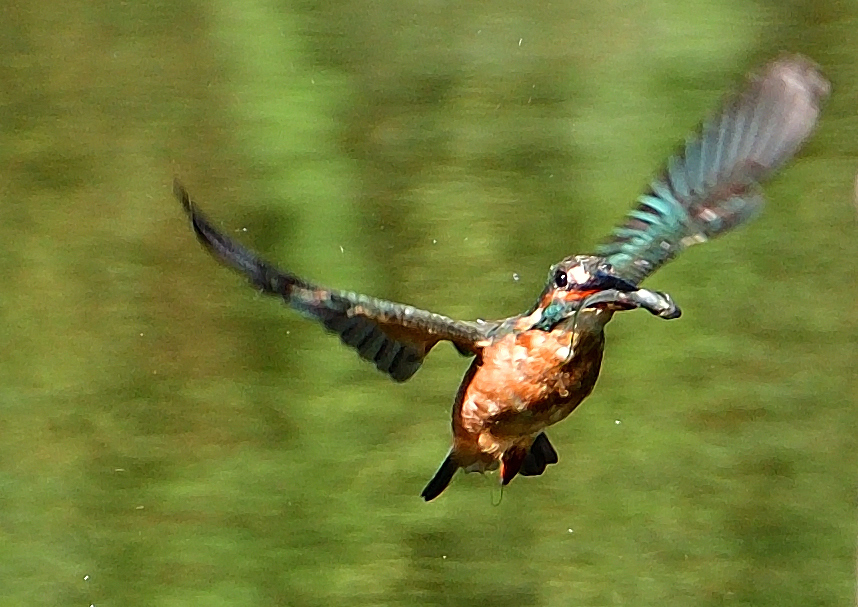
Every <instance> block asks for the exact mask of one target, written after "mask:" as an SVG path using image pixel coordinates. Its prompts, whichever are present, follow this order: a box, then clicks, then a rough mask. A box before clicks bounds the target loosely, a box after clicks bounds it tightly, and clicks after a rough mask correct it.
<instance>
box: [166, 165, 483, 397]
mask: <svg viewBox="0 0 858 607" xmlns="http://www.w3.org/2000/svg"><path fill="white" fill-rule="evenodd" d="M173 190H174V192H175V194H176V197H177V198H178V199H179V201H180V202H181V203H182V205H183V206H184V207H185V211H186V212H187V213H188V215H189V217H190V219H191V225H192V227H193V229H194V232H195V233H196V235H197V238H198V239H199V241H200V242H201V243H202V244H203V245H204V246H205V248H206V249H207V250H208V251H209V252H210V253H211V254H212V255H213V256H214V257H215V258H216V259H217V260H218V261H220V262H222V263H223V264H224V265H227V266H229V267H231V268H233V269H234V270H237V271H238V272H240V273H241V274H244V275H245V276H246V277H247V279H248V280H249V281H250V283H251V284H252V285H253V286H255V287H256V288H257V289H260V290H261V291H262V292H263V293H267V294H270V295H276V296H278V297H282V298H283V300H284V301H285V302H286V304H288V305H289V306H291V307H292V308H294V309H295V310H297V311H298V312H300V313H302V314H303V315H304V316H306V317H308V318H311V319H313V320H316V321H318V322H320V323H321V324H322V325H324V327H325V328H326V329H327V330H328V331H331V332H333V333H336V334H338V335H339V336H340V339H341V340H342V341H343V343H345V344H346V345H348V346H351V347H352V348H354V349H355V350H357V352H358V354H359V355H360V356H361V358H364V359H366V360H368V361H370V362H372V363H374V364H375V366H376V367H377V368H378V369H379V370H380V371H383V372H384V373H387V374H388V375H390V377H392V378H393V379H394V380H396V381H405V380H407V379H408V378H410V377H411V376H412V375H414V373H416V372H417V369H419V368H420V365H421V364H422V362H423V358H424V357H425V356H426V354H428V353H429V350H431V349H432V347H433V346H434V345H435V344H437V343H438V342H439V341H445V340H446V341H450V342H452V343H453V345H454V346H456V349H458V350H459V352H461V353H462V354H477V353H478V352H479V350H480V349H481V347H482V346H481V345H478V343H479V342H481V341H483V340H485V339H486V338H487V336H488V334H489V332H490V331H491V330H492V329H493V328H494V327H495V326H496V325H497V323H494V322H482V321H475V322H468V321H458V320H453V319H452V318H447V317H446V316H442V315H440V314H433V313H432V312H427V311H425V310H420V309H417V308H414V307H413V306H408V305H405V304H398V303H394V302H391V301H385V300H382V299H376V298H374V297H368V296H366V295H359V294H357V293H351V292H348V291H334V290H330V289H325V288H322V287H319V286H316V285H313V284H311V283H309V282H307V281H305V280H303V279H301V278H299V277H297V276H295V275H294V274H291V273H289V272H285V271H283V270H278V269H277V268H275V267H274V266H273V265H271V264H270V263H268V262H267V261H264V260H262V259H260V258H259V257H258V256H257V255H255V254H254V253H253V252H252V251H250V250H248V249H246V248H245V247H243V246H242V245H240V244H239V243H237V242H235V241H233V240H231V239H229V238H227V237H226V236H225V235H224V234H222V233H221V232H219V231H218V230H216V229H215V228H214V227H213V226H212V224H211V222H210V221H209V220H208V219H207V218H206V216H205V215H203V214H202V213H201V212H200V210H199V209H198V208H197V207H196V205H195V204H194V203H193V202H192V201H191V199H190V197H189V196H188V193H187V191H186V190H185V188H184V187H182V185H181V184H179V183H178V182H175V183H174V187H173Z"/></svg>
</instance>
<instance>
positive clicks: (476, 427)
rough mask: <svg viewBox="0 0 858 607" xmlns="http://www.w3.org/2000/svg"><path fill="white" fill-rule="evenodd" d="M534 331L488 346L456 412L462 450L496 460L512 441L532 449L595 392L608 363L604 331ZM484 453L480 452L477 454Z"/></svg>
mask: <svg viewBox="0 0 858 607" xmlns="http://www.w3.org/2000/svg"><path fill="white" fill-rule="evenodd" d="M571 342H572V334H571V333H569V332H568V331H563V330H555V331H552V332H550V333H547V332H545V331H538V330H531V331H525V332H522V333H518V334H510V335H506V336H503V337H501V338H499V339H498V340H497V341H496V342H493V343H492V344H490V345H488V346H486V347H485V348H484V349H483V352H482V365H481V366H480V367H479V368H478V369H477V371H476V373H475V374H474V376H473V379H472V380H471V382H470V384H469V385H468V387H467V389H466V391H465V394H464V398H463V399H462V400H461V404H460V405H458V406H457V407H456V408H455V409H454V411H453V431H454V437H455V442H456V446H457V451H461V450H465V451H470V452H471V453H472V454H473V455H474V456H482V457H480V459H485V458H486V456H489V457H491V458H492V459H494V458H497V457H499V456H500V454H501V453H503V451H505V450H506V449H508V448H509V447H511V446H512V445H515V444H519V445H522V446H525V447H526V448H529V446H530V443H531V442H532V439H533V437H534V436H535V435H536V434H537V433H539V432H540V431H542V430H543V429H544V428H545V427H547V426H550V425H552V424H555V423H557V422H559V421H560V420H562V419H563V418H565V417H566V416H567V415H569V414H570V413H571V412H572V411H573V410H574V409H575V407H576V406H578V404H579V403H580V402H581V401H582V400H584V398H586V397H587V395H589V394H590V392H591V391H592V390H593V386H594V385H595V383H596V378H597V377H598V375H599V368H600V366H601V362H602V346H603V343H604V342H603V334H602V333H601V332H599V333H598V334H594V335H592V336H587V335H585V336H583V338H582V336H581V335H579V336H578V337H577V338H576V343H575V348H574V351H572V349H571V345H572V344H571ZM476 452H478V453H476Z"/></svg>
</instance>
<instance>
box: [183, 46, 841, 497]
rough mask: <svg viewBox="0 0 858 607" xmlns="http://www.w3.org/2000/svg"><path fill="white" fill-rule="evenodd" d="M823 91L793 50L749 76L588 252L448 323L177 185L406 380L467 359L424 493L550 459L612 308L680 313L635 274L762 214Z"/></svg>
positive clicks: (215, 239)
mask: <svg viewBox="0 0 858 607" xmlns="http://www.w3.org/2000/svg"><path fill="white" fill-rule="evenodd" d="M829 90H830V84H829V82H828V80H826V78H825V77H824V76H823V75H822V73H821V72H820V71H819V69H818V67H817V66H816V65H815V64H814V63H813V62H812V61H810V60H809V59H807V58H805V57H802V56H799V55H786V56H782V57H779V58H777V59H775V60H773V61H771V62H769V63H768V64H766V65H765V66H763V67H762V68H761V69H760V70H758V71H757V72H754V73H752V74H750V75H749V76H748V77H747V78H746V79H745V80H744V82H743V83H742V84H741V85H740V86H739V87H738V88H737V89H736V90H735V91H734V92H733V93H732V94H730V95H728V96H727V97H725V98H724V100H723V102H722V103H721V105H720V108H719V109H718V110H717V111H716V112H714V113H713V114H711V115H710V117H709V118H708V119H707V120H705V121H704V122H703V123H702V124H701V125H700V127H699V128H698V129H697V131H695V133H694V134H692V135H691V136H690V137H689V138H687V140H686V141H685V144H684V145H682V146H681V147H680V149H679V150H678V152H677V153H675V154H674V155H673V156H671V157H670V158H669V159H668V160H667V163H666V166H665V167H664V169H663V171H662V172H661V173H660V174H659V176H658V177H656V178H655V179H654V180H653V181H652V182H651V183H650V185H649V188H648V189H647V190H646V192H645V193H644V194H643V195H642V196H641V197H640V198H638V200H637V204H636V205H635V206H634V208H633V209H632V210H631V211H630V212H629V213H628V215H627V216H626V218H625V220H624V221H623V222H622V223H621V224H620V225H619V226H618V227H617V228H615V229H614V231H613V232H612V233H611V235H610V236H609V237H608V238H607V239H606V240H605V241H604V242H603V243H602V244H601V245H599V246H597V247H596V248H595V251H594V253H593V254H588V255H573V256H570V257H566V258H565V259H563V260H561V261H560V262H559V263H556V264H554V265H553V266H552V267H551V269H550V271H549V276H548V281H547V283H546V285H545V288H544V289H543V290H542V293H540V295H539V297H538V299H537V300H536V302H535V303H534V304H533V306H532V307H531V308H530V309H529V310H527V311H526V312H524V313H523V314H519V315H516V316H511V317H509V318H505V319H501V320H494V321H485V320H474V321H463V320H454V319H452V318H448V317H446V316H442V315H440V314H435V313H432V312H429V311H425V310H421V309H418V308H416V307H413V306H411V305H405V304H400V303H394V302H391V301H386V300H383V299H377V298H374V297H369V296H367V295H361V294H357V293H354V292H350V291H340V290H332V289H328V288H324V287H321V286H318V285H316V284H314V283H312V282H308V281H307V280H304V279H303V278H300V277H298V276H296V275H295V274H293V273H291V272H288V271H284V270H280V269H278V268H276V267H275V266H274V265H272V264H271V263H269V262H268V261H265V260H263V259H262V258H260V257H259V256H258V255H257V254H255V253H254V252H253V251H251V250H249V249H247V248H245V247H244V246H243V245H241V244H239V243H238V242H235V241H234V240H232V239H230V238H228V237H227V236H226V235H224V234H223V233H222V232H220V231H218V230H217V229H216V228H215V227H214V226H213V224H212V222H211V221H210V220H209V219H208V218H207V217H206V215H205V214H203V213H202V212H201V211H200V209H199V208H198V206H197V205H196V204H195V203H194V202H193V201H192V199H191V197H190V196H189V194H188V192H187V191H186V190H185V188H184V187H183V186H182V185H181V184H180V183H179V182H178V181H175V182H174V193H175V195H176V197H177V198H178V199H179V201H180V202H181V203H182V205H183V207H184V209H185V211H186V212H187V214H188V216H189V217H190V221H191V226H192V228H193V230H194V232H195V233H196V236H197V238H198V240H199V241H200V242H201V243H202V244H203V246H204V247H205V248H206V249H207V250H208V251H209V252H210V253H211V254H212V255H213V256H214V257H215V258H216V259H217V260H219V261H220V262H221V263H223V264H224V265H226V266H228V267H231V268H232V269H234V270H237V271H238V272H240V273H241V274H243V275H244V276H245V277H246V278H247V279H248V280H249V282H250V283H251V284H252V285H253V286H254V287H255V288H256V289H258V290H259V291H261V292H263V293H266V294H270V295H274V296H277V297H280V298H282V299H283V301H284V302H285V303H286V305H288V306H290V307H291V308H293V309H295V310H296V311H298V312H299V313H301V314H302V315H304V316H305V317H307V318H309V319H312V320H315V321H317V322H319V323H321V325H322V326H323V327H324V328H325V329H326V330H327V331H329V332H331V333H335V334H337V335H339V337H340V339H341V340H342V342H343V343H344V344H346V345H347V346H350V347H351V348H354V349H355V350H356V351H357V353H358V354H359V355H360V356H361V357H362V358H364V359H365V360H367V361H369V362H371V363H374V364H375V366H376V367H377V368H378V369H379V370H380V371H382V372H383V373H386V374H387V375H389V376H390V377H391V378H392V379H393V380H395V381H397V382H404V381H406V380H407V379H409V378H410V377H411V376H413V375H414V374H415V373H416V372H417V370H418V369H419V368H420V366H421V365H422V364H423V360H424V359H425V358H426V355H427V354H428V353H429V352H430V350H432V348H433V347H434V346H435V345H436V344H438V343H439V342H441V341H448V342H450V343H452V345H453V346H454V347H455V349H456V350H458V352H459V353H461V354H462V355H463V356H466V357H470V358H471V362H470V366H469V367H468V369H467V371H466V372H465V375H464V378H463V379H462V382H461V384H460V385H459V389H458V390H457V392H456V394H455V397H454V399H453V408H452V447H451V449H450V451H449V453H448V454H447V457H446V459H444V461H443V463H442V464H441V466H440V468H439V469H438V470H437V472H436V473H435V475H434V476H433V477H432V479H431V480H430V481H429V483H428V484H427V485H426V487H425V488H424V489H423V492H422V493H421V497H423V499H425V500H426V501H429V500H432V499H434V498H436V497H437V496H438V495H440V494H441V492H442V491H444V489H446V488H447V486H448V485H449V484H450V481H451V480H452V479H453V476H454V475H455V473H456V472H457V471H458V470H459V469H460V468H461V469H463V470H465V471H466V472H480V473H484V472H487V471H493V470H498V477H499V479H500V483H501V485H502V486H503V485H507V484H508V483H509V482H510V481H511V480H512V479H513V478H514V477H515V476H516V475H518V474H521V475H522V476H538V475H541V474H542V473H543V472H544V471H545V469H546V467H547V466H548V465H549V464H556V463H557V461H558V456H557V452H556V450H555V449H554V447H553V446H552V444H551V442H549V440H548V437H547V436H546V434H545V430H546V428H548V427H549V426H551V425H553V424H556V423H557V422H559V421H561V420H563V419H564V418H566V417H567V416H568V415H569V414H570V413H572V411H573V410H574V409H575V408H576V407H577V406H578V405H579V404H580V403H581V402H582V401H583V400H584V399H585V398H586V397H587V396H589V394H590V393H591V392H592V390H593V388H594V386H595V384H596V380H597V378H598V376H599V370H600V368H601V364H602V354H603V352H604V348H605V326H606V325H607V323H608V322H609V321H610V320H611V318H612V317H613V316H614V314H615V313H616V312H620V311H628V310H633V309H638V308H642V309H644V310H647V311H649V312H650V313H651V314H653V315H655V316H656V317H659V318H663V319H673V318H677V317H678V316H679V315H680V309H679V307H678V306H677V305H676V303H675V302H674V300H673V298H671V297H670V296H669V295H668V294H666V293H663V292H659V291H650V290H647V289H643V288H641V287H640V286H639V285H640V283H641V282H642V281H643V280H644V279H645V278H647V277H648V276H649V275H650V274H652V273H653V272H654V271H655V270H656V269H658V268H659V267H660V266H661V265H663V264H664V263H665V262H667V261H669V260H671V259H672V258H673V257H675V256H676V255H677V254H678V253H680V252H681V251H682V250H684V249H685V248H687V247H688V246H690V245H693V244H695V243H700V242H705V241H707V240H709V239H711V238H714V237H716V236H718V235H720V234H723V233H725V232H727V231H729V230H731V229H733V228H735V227H737V226H739V225H740V224H743V223H745V222H747V221H748V220H749V219H751V218H752V217H753V216H755V215H756V214H757V212H758V211H759V210H760V208H761V206H762V204H763V196H762V192H761V189H760V185H761V184H762V183H763V182H764V181H765V180H766V179H768V178H769V177H770V176H771V175H772V174H773V173H774V172H775V171H777V170H778V169H779V168H780V167H781V166H783V165H784V164H785V163H786V162H787V161H788V160H790V159H791V158H792V157H793V156H794V155H795V154H796V152H797V151H798V149H799V148H800V147H801V145H802V144H803V143H804V142H805V140H806V139H807V138H808V137H809V136H810V134H811V132H812V131H813V129H814V127H815V125H816V122H817V120H818V117H819V113H820V108H821V104H822V103H823V101H824V100H825V98H826V97H827V96H828V93H829Z"/></svg>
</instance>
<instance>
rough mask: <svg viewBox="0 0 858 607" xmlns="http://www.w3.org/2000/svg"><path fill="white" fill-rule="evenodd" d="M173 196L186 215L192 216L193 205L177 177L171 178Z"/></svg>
mask: <svg viewBox="0 0 858 607" xmlns="http://www.w3.org/2000/svg"><path fill="white" fill-rule="evenodd" d="M173 196H175V197H176V198H177V199H178V200H179V202H181V203H182V207H184V209H185V212H186V213H187V214H188V215H193V213H194V203H193V202H191V196H190V194H188V191H187V190H186V189H185V186H183V185H182V183H181V182H180V181H179V178H178V177H174V178H173Z"/></svg>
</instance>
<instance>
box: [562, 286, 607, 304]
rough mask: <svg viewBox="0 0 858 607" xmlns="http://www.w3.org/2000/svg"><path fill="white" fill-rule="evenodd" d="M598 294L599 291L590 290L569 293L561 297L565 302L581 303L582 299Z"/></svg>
mask: <svg viewBox="0 0 858 607" xmlns="http://www.w3.org/2000/svg"><path fill="white" fill-rule="evenodd" d="M598 292H599V290H598V289H590V290H588V291H567V292H565V293H563V294H562V295H561V296H560V299H561V301H565V302H572V301H581V300H582V299H584V298H586V297H590V295H594V294H596V293H598Z"/></svg>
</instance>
